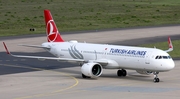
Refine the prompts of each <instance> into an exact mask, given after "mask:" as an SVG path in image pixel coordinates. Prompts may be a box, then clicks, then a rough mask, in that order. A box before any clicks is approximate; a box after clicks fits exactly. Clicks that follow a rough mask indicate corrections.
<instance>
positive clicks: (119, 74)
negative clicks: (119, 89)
mask: <svg viewBox="0 0 180 99" xmlns="http://www.w3.org/2000/svg"><path fill="white" fill-rule="evenodd" d="M117 75H118V76H119V77H120V76H126V75H127V72H126V70H124V69H122V70H118V71H117Z"/></svg>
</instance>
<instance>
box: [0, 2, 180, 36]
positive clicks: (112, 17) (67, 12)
mask: <svg viewBox="0 0 180 99" xmlns="http://www.w3.org/2000/svg"><path fill="white" fill-rule="evenodd" d="M44 9H50V10H51V13H52V15H53V17H54V20H55V22H56V24H57V26H58V28H59V31H80V30H98V29H108V28H124V27H134V26H157V25H165V24H180V0H0V16H1V18H0V36H9V35H22V34H39V33H44V32H45V24H44V16H43V10H44ZM30 28H36V31H34V32H32V31H29V29H30Z"/></svg>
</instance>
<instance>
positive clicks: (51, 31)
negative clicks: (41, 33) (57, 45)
mask: <svg viewBox="0 0 180 99" xmlns="http://www.w3.org/2000/svg"><path fill="white" fill-rule="evenodd" d="M54 27H55V24H54V21H53V20H49V21H48V22H47V26H46V32H47V38H48V41H50V42H54V41H55V40H56V38H57V35H58V33H59V32H58V30H57V29H56V28H54Z"/></svg>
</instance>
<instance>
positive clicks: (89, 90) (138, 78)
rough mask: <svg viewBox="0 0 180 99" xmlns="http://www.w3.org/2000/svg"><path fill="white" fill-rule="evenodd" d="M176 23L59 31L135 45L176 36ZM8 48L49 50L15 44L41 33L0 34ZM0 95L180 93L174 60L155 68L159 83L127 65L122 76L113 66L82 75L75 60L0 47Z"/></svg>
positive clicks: (36, 98)
mask: <svg viewBox="0 0 180 99" xmlns="http://www.w3.org/2000/svg"><path fill="white" fill-rule="evenodd" d="M179 31H180V26H170V27H152V28H141V29H128V30H114V31H97V32H92V33H91V32H87V33H79V34H78V33H75V34H73V33H72V34H68V35H67V34H63V33H62V34H63V35H62V36H63V38H64V39H65V40H70V39H76V40H78V41H80V42H84V41H86V42H91V43H108V44H117V45H120V44H121V45H135V46H136V45H139V44H144V43H152V42H159V41H166V40H167V36H171V39H172V40H177V39H179V37H180V34H179ZM1 41H2V40H1ZM3 41H5V42H6V44H7V45H8V47H9V49H10V50H11V51H12V53H15V54H25V55H37V56H51V55H50V54H48V53H46V52H44V50H42V49H35V48H27V47H25V48H24V47H21V46H17V45H18V44H36V45H37V44H41V43H42V42H45V41H46V37H45V36H39V37H31V38H29V37H28V36H25V37H24V38H21V37H20V38H12V39H8V38H7V39H3ZM0 56H1V57H0V83H1V84H0V98H1V99H59V98H61V99H63V98H66V99H70V98H73V99H84V98H86V99H92V98H94V99H97V98H98V99H99V98H114V99H116V98H118V99H119V98H123V99H135V98H140V99H141V98H160V99H161V98H163V99H168V98H173V99H179V98H180V95H179V94H178V93H180V84H179V82H180V78H179V76H180V74H179V70H180V61H179V60H175V64H176V67H175V68H174V69H173V70H172V71H169V72H164V73H160V74H159V78H160V79H161V82H160V83H153V75H150V76H147V75H140V74H138V73H136V72H135V71H132V70H127V72H128V75H127V77H122V78H119V77H117V76H116V72H117V70H104V72H103V74H102V76H101V77H99V78H97V79H82V78H81V72H80V67H79V66H78V65H77V64H72V63H62V62H57V61H52V60H46V61H38V60H36V59H22V58H13V57H10V56H8V55H6V53H5V52H4V49H3V47H1V48H0Z"/></svg>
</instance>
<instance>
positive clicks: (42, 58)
mask: <svg viewBox="0 0 180 99" xmlns="http://www.w3.org/2000/svg"><path fill="white" fill-rule="evenodd" d="M3 45H4V48H5V49H6V53H7V54H9V55H11V56H13V57H21V58H34V59H40V60H46V59H48V60H58V61H68V62H84V60H82V59H71V58H60V57H41V56H26V55H14V54H11V53H10V51H9V50H8V48H7V46H6V44H5V43H4V42H3ZM25 46H28V47H32V46H33V47H38V48H44V47H41V46H35V45H30V46H29V45H25ZM45 48H47V47H45Z"/></svg>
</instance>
